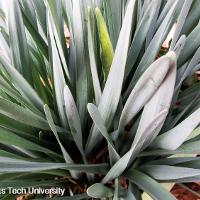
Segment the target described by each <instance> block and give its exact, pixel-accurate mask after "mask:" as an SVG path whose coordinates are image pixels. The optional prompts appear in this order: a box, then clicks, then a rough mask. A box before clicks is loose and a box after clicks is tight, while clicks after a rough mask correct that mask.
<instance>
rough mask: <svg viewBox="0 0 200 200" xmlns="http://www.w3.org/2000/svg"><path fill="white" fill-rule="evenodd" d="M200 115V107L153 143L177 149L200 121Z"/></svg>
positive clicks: (160, 146)
mask: <svg viewBox="0 0 200 200" xmlns="http://www.w3.org/2000/svg"><path fill="white" fill-rule="evenodd" d="M199 115H200V108H199V109H198V110H197V111H195V112H194V113H192V114H191V115H190V116H189V117H187V118H186V119H185V120H183V121H182V122H181V123H180V124H178V125H177V126H175V127H174V128H173V129H171V130H169V131H168V132H166V133H163V134H162V135H160V136H158V137H157V138H156V140H155V142H154V143H153V144H152V145H153V146H154V147H157V148H161V149H168V150H176V149H177V148H178V147H180V146H181V145H182V144H183V143H184V141H185V140H186V139H187V137H188V136H189V135H190V133H191V132H192V131H193V130H194V129H195V128H196V127H197V126H198V124H199V123H200V119H199Z"/></svg>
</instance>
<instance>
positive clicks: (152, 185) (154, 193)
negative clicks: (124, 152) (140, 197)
mask: <svg viewBox="0 0 200 200" xmlns="http://www.w3.org/2000/svg"><path fill="white" fill-rule="evenodd" d="M125 176H126V178H127V179H129V180H130V181H131V182H133V183H135V184H136V185H138V186H139V187H140V188H141V189H143V190H144V191H145V192H146V193H147V194H149V195H150V196H151V197H152V198H153V199H155V200H160V199H162V198H163V197H165V199H166V200H176V198H175V197H173V196H172V194H171V193H170V192H168V191H166V190H165V189H164V188H163V187H162V186H161V185H160V184H159V183H158V182H156V181H155V180H153V179H152V178H151V177H149V176H147V175H145V174H143V173H142V172H139V171H137V170H135V169H131V170H129V171H128V172H127V173H126V174H125Z"/></svg>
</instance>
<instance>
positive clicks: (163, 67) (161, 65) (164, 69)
mask: <svg viewBox="0 0 200 200" xmlns="http://www.w3.org/2000/svg"><path fill="white" fill-rule="evenodd" d="M175 60H176V58H175V54H174V53H173V52H170V53H168V54H166V55H165V56H163V57H161V58H160V59H158V60H156V61H155V62H154V63H153V64H151V65H150V67H149V68H148V69H147V70H146V71H145V72H144V74H143V75H142V76H141V78H140V79H139V80H138V82H137V84H136V85H135V87H134V88H133V90H132V92H131V94H130V96H129V97H128V99H127V101H126V103H125V105H124V108H123V110H122V114H121V117H120V122H119V128H118V130H119V132H122V131H123V129H124V127H125V126H126V125H127V124H128V123H129V122H130V121H131V120H132V119H133V117H134V116H135V115H136V114H137V113H138V112H139V111H140V110H141V109H142V107H143V106H144V105H145V104H146V103H147V102H148V100H149V99H150V98H151V97H152V95H153V94H154V93H155V92H156V91H157V93H156V94H155V96H154V97H153V98H155V99H157V98H159V95H161V96H162V95H164V93H163V92H165V91H164V89H165V88H166V87H168V85H167V83H168V82H169V81H170V80H171V79H172V80H173V81H172V83H170V85H171V86H172V87H170V90H172V91H171V95H172V94H173V85H174V81H175V80H174V79H175V75H176V72H174V70H175V62H176V61H175ZM168 72H170V74H172V77H171V75H170V76H168V77H169V78H170V80H169V78H167V80H165V83H164V84H162V82H163V81H164V79H165V78H166V75H167V73H168ZM172 72H173V73H172ZM169 97H170V96H169ZM162 100H163V101H165V99H163V98H162ZM168 101H170V98H169V100H168ZM166 102H167V100H166ZM151 103H153V104H154V103H155V102H153V101H151ZM151 103H149V105H150V104H151ZM146 109H147V107H146ZM148 109H149V106H148ZM154 109H155V111H156V109H157V108H156V107H155V106H154ZM159 111H160V108H159V110H158V112H159Z"/></svg>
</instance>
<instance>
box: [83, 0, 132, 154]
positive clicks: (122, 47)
mask: <svg viewBox="0 0 200 200" xmlns="http://www.w3.org/2000/svg"><path fill="white" fill-rule="evenodd" d="M134 7H135V0H130V1H129V3H128V5H127V10H126V14H125V18H124V21H123V25H122V29H121V32H120V36H119V40H118V43H117V47H116V50H115V55H114V58H113V62H112V65H111V69H110V72H109V75H108V78H107V81H106V84H105V87H104V90H103V94H102V98H101V101H100V104H99V106H98V108H99V112H100V114H101V116H102V118H103V120H104V121H105V124H106V127H109V126H110V123H111V121H112V120H113V117H114V115H115V112H116V110H117V106H118V103H119V99H120V94H121V89H122V84H123V78H124V72H125V65H126V59H127V52H128V48H129V40H130V37H131V25H132V21H133V12H134ZM101 138H102V137H101ZM98 142H100V140H99V134H98V130H97V128H96V127H94V129H93V130H92V132H91V134H90V136H89V138H88V141H87V146H86V151H87V152H90V151H91V150H92V149H93V147H94V146H95V145H96V144H97V143H98Z"/></svg>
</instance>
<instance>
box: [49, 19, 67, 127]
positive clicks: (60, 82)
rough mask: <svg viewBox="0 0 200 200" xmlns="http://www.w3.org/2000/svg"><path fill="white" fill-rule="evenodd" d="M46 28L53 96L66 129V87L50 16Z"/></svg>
mask: <svg viewBox="0 0 200 200" xmlns="http://www.w3.org/2000/svg"><path fill="white" fill-rule="evenodd" d="M48 27H49V35H50V42H51V56H52V58H51V59H52V68H53V82H54V88H55V96H56V102H57V107H58V113H59V117H60V120H61V123H62V126H63V127H64V128H67V123H66V122H67V118H66V115H65V111H64V98H63V97H64V87H65V85H66V81H65V77H64V73H63V69H62V64H61V61H60V57H59V54H58V49H57V47H56V43H55V39H54V36H53V27H52V23H51V19H50V16H48Z"/></svg>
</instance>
